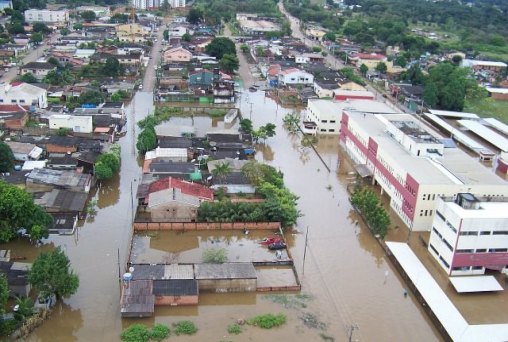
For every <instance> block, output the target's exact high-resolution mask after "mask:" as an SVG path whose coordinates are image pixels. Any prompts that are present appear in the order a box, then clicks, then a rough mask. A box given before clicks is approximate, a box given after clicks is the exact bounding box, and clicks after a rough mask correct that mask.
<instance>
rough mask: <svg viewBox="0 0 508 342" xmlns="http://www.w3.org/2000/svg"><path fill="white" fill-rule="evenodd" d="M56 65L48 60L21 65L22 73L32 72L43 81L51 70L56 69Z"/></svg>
mask: <svg viewBox="0 0 508 342" xmlns="http://www.w3.org/2000/svg"><path fill="white" fill-rule="evenodd" d="M55 70H56V66H55V65H54V64H51V63H47V62H30V63H27V64H25V65H23V66H21V67H20V71H19V73H20V75H24V74H28V73H30V74H32V75H33V76H34V77H35V78H36V79H37V80H38V81H41V80H42V79H43V78H44V77H46V75H47V74H49V73H50V72H51V71H55Z"/></svg>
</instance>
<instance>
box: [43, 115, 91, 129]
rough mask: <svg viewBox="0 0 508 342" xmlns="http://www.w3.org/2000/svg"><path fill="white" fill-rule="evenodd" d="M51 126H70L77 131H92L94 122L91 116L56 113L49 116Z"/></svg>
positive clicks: (69, 127)
mask: <svg viewBox="0 0 508 342" xmlns="http://www.w3.org/2000/svg"><path fill="white" fill-rule="evenodd" d="M49 128H51V129H60V128H68V129H71V130H72V131H73V132H75V133H92V132H93V122H92V117H91V116H77V115H66V114H54V115H51V116H50V117H49Z"/></svg>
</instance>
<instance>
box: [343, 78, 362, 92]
mask: <svg viewBox="0 0 508 342" xmlns="http://www.w3.org/2000/svg"><path fill="white" fill-rule="evenodd" d="M339 86H340V89H342V90H360V91H365V90H367V88H365V87H364V86H362V85H360V84H358V83H356V82H353V81H350V80H348V79H342V80H339Z"/></svg>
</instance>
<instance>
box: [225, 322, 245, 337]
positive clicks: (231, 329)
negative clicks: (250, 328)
mask: <svg viewBox="0 0 508 342" xmlns="http://www.w3.org/2000/svg"><path fill="white" fill-rule="evenodd" d="M241 333H242V327H241V326H240V325H239V324H236V323H235V324H231V325H229V326H228V334H231V335H238V334H241Z"/></svg>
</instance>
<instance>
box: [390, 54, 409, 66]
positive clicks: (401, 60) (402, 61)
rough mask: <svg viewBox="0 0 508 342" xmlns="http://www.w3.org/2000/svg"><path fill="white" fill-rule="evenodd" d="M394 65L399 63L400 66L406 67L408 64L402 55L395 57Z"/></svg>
mask: <svg viewBox="0 0 508 342" xmlns="http://www.w3.org/2000/svg"><path fill="white" fill-rule="evenodd" d="M393 65H398V66H400V67H402V68H404V67H406V65H407V60H406V58H405V57H404V56H402V55H401V56H398V57H397V58H395V61H394V62H393Z"/></svg>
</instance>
